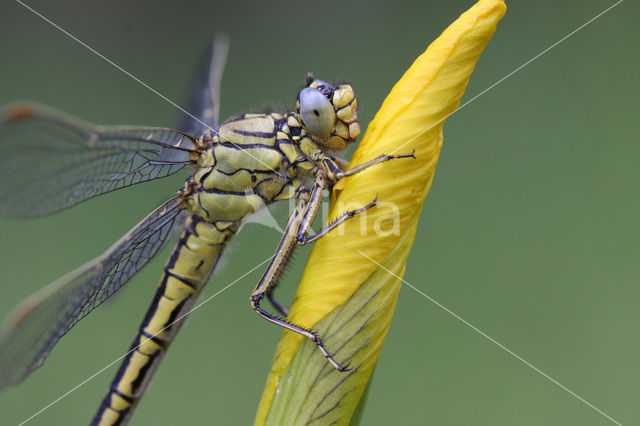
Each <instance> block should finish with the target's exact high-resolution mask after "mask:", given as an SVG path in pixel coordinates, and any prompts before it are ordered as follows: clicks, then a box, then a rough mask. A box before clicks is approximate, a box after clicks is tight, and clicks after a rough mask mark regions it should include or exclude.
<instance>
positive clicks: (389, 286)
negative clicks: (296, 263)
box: [255, 0, 506, 424]
mask: <svg viewBox="0 0 640 426" xmlns="http://www.w3.org/2000/svg"><path fill="white" fill-rule="evenodd" d="M505 10H506V6H505V4H504V2H503V1H498V0H482V1H479V2H478V3H476V4H475V5H474V6H473V7H472V8H471V9H469V10H468V11H467V12H465V13H464V14H463V15H461V16H460V17H459V18H458V19H457V20H456V21H455V22H454V23H453V24H452V25H451V26H450V27H449V28H447V29H446V30H445V31H444V32H443V33H442V35H441V36H440V37H438V39H436V40H435V41H434V42H433V43H432V44H431V45H430V46H429V47H428V49H427V50H426V52H425V53H423V54H422V55H421V56H420V57H418V58H417V59H416V61H415V62H414V63H413V65H412V66H411V67H410V68H409V70H407V72H406V73H405V74H404V76H403V77H402V78H401V79H400V81H398V83H397V84H396V85H395V86H394V88H393V89H392V91H391V93H390V94H389V96H388V97H387V98H386V100H385V101H384V103H383V104H382V107H381V108H380V110H379V111H378V113H377V114H376V116H375V118H374V120H373V121H372V122H371V124H370V125H369V127H368V129H367V132H366V134H365V135H364V138H363V140H362V142H360V144H359V146H358V149H357V150H356V152H355V153H354V155H353V157H352V159H351V166H354V165H358V164H362V163H364V162H366V161H369V160H371V159H373V158H375V157H377V156H378V155H381V154H406V153H411V152H413V151H415V157H416V158H415V159H394V160H391V161H389V162H387V163H384V164H382V165H378V166H374V167H372V168H370V169H368V170H366V171H364V172H361V173H358V174H356V175H354V176H352V177H349V178H347V179H344V180H343V181H341V182H339V184H338V185H336V187H335V188H334V194H333V202H332V205H331V208H330V212H329V216H330V217H331V218H335V217H337V216H338V215H339V213H341V212H344V211H346V210H348V209H353V208H357V207H362V206H364V205H366V204H367V203H369V202H371V201H372V200H373V199H374V198H375V197H376V195H377V196H378V200H379V205H378V206H377V207H375V208H372V209H370V210H368V211H367V212H366V214H362V215H360V216H359V217H357V218H352V219H350V220H349V221H347V223H345V224H344V225H343V226H341V227H340V228H338V229H336V230H334V231H332V232H330V233H329V234H328V235H326V236H324V237H322V238H320V239H319V240H318V242H317V243H316V245H315V247H314V248H313V250H312V252H311V255H310V257H309V261H308V263H307V266H306V268H305V271H304V274H303V277H302V281H301V282H300V285H299V287H298V289H297V292H296V296H295V298H294V301H293V303H292V305H291V311H290V314H289V317H288V319H289V320H290V321H291V322H294V323H296V324H300V325H303V326H305V327H313V328H314V329H315V330H317V331H318V333H319V334H320V336H321V337H322V338H323V339H324V342H325V345H326V346H327V348H328V350H329V351H330V352H331V353H332V354H334V355H335V357H336V359H337V360H338V361H339V362H346V361H351V363H352V366H353V367H355V368H354V369H353V370H351V371H349V372H346V373H340V372H338V371H336V370H334V369H333V367H331V365H329V364H328V363H327V362H326V360H325V359H324V357H323V356H322V354H321V353H320V351H318V350H317V348H316V345H315V344H314V343H313V342H311V341H309V340H303V339H304V338H303V337H301V336H300V335H298V334H295V333H292V332H286V331H285V332H284V333H283V335H282V337H281V339H280V342H279V344H278V348H277V350H276V354H275V357H274V361H273V365H272V367H271V371H270V374H269V377H268V379H267V384H266V387H265V390H264V393H263V396H262V400H261V402H260V406H259V408H258V413H257V416H256V421H255V423H256V424H265V423H266V424H297V423H308V422H311V423H313V422H316V421H317V422H318V423H322V424H326V423H331V422H332V421H339V422H340V423H342V422H347V423H348V421H349V419H350V418H351V415H352V414H353V411H354V410H355V407H356V405H357V404H358V401H359V399H360V396H361V395H362V392H363V390H364V388H365V386H366V384H367V382H368V380H369V377H370V375H371V372H372V371H373V368H374V367H375V364H376V361H377V358H378V355H379V353H380V349H381V348H382V343H383V341H384V337H385V336H386V333H387V331H388V328H389V325H390V323H391V316H392V314H393V309H394V307H395V303H396V300H397V294H398V291H399V289H400V279H399V278H398V277H402V275H403V274H404V270H405V266H406V259H407V256H408V254H409V251H410V249H411V245H412V243H413V238H414V236H415V231H416V227H417V223H418V219H419V217H420V211H421V208H422V205H423V203H424V200H425V198H426V196H427V193H428V192H429V188H430V187H431V183H432V181H433V174H434V172H435V166H436V163H437V161H438V155H439V152H440V147H441V146H442V126H443V125H444V122H445V120H446V118H447V116H448V115H450V114H451V113H452V112H453V111H455V109H456V108H457V107H458V105H459V104H460V98H461V97H462V95H463V93H464V90H465V87H466V85H467V83H468V81H469V76H470V75H471V72H472V71H473V69H474V67H475V64H476V62H477V61H478V59H479V57H480V54H481V53H482V51H483V49H484V47H485V46H486V44H487V43H488V41H489V39H490V38H491V36H492V35H493V32H494V31H495V28H496V25H497V23H498V21H499V20H500V18H502V16H503V15H504V13H505ZM377 264H381V265H382V266H383V268H380V267H378V265H377ZM390 272H391V273H390Z"/></svg>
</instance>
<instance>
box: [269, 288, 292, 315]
mask: <svg viewBox="0 0 640 426" xmlns="http://www.w3.org/2000/svg"><path fill="white" fill-rule="evenodd" d="M274 287H275V286H274ZM274 287H272V288H271V289H270V290H269V291H267V299H269V302H270V303H271V306H273V307H274V309H275V310H276V311H278V312H279V313H280V315H282V316H283V317H285V318H286V317H287V315H289V309H288V308H286V307H285V306H284V305H283V304H282V303H280V302H279V301H278V299H276V298H275V297H274V296H273V290H274Z"/></svg>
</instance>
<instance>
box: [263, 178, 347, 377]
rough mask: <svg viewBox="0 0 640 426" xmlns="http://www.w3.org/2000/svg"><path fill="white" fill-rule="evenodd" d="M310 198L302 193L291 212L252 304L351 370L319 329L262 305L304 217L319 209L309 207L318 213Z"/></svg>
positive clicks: (266, 317)
mask: <svg viewBox="0 0 640 426" xmlns="http://www.w3.org/2000/svg"><path fill="white" fill-rule="evenodd" d="M317 185H318V186H322V183H318V184H317ZM315 186H316V184H314V189H315ZM318 189H319V188H318ZM312 194H315V195H314V198H316V197H320V199H321V197H322V190H319V191H318V190H317V191H315V192H312ZM310 198H311V197H310V194H309V193H303V194H301V196H300V199H299V201H298V205H297V206H296V208H295V210H294V211H293V212H292V213H291V215H290V216H289V221H288V222H287V226H286V228H285V230H284V234H283V235H282V238H281V239H280V243H279V244H278V248H277V249H276V253H275V255H274V256H273V257H272V258H271V261H270V262H269V266H268V267H267V270H266V271H265V272H264V274H263V275H262V278H261V279H260V281H259V282H258V285H257V286H256V288H255V290H254V291H253V293H252V294H251V298H250V300H251V307H252V308H253V309H254V310H255V311H256V312H257V313H258V314H259V315H260V316H262V317H263V318H264V319H266V320H267V321H270V322H272V323H274V324H277V325H279V326H281V327H284V328H286V329H288V330H291V331H294V332H296V333H299V334H301V335H303V336H305V337H307V338H309V339H311V340H312V341H313V342H315V344H316V346H318V349H320V351H321V352H322V354H323V355H324V357H325V358H326V359H327V360H328V361H329V362H330V363H331V364H332V365H333V366H334V367H335V368H336V369H337V370H339V371H347V370H349V369H348V367H347V366H343V365H341V364H340V363H338V362H337V361H336V360H335V359H333V356H332V355H331V354H330V353H329V351H327V349H326V348H325V347H324V344H323V343H322V340H321V339H320V337H319V336H318V335H317V334H316V333H315V332H313V331H312V330H309V329H306V328H304V327H301V326H299V325H296V324H292V323H290V322H288V321H287V320H286V319H283V318H279V317H277V316H275V315H273V314H272V313H270V312H268V311H266V310H264V309H263V308H261V307H260V301H261V300H262V299H263V298H264V297H265V296H266V295H267V294H268V293H269V291H270V290H272V289H273V287H274V286H275V285H277V283H278V280H279V279H280V276H281V274H282V272H283V271H284V268H285V266H286V264H287V262H288V261H289V258H290V256H291V252H292V251H293V249H294V248H295V246H296V245H297V243H298V242H297V236H298V230H299V229H300V227H301V225H302V223H303V221H304V220H305V218H308V217H310V215H311V216H313V217H315V213H313V212H310V211H309V210H310V209H311V208H312V207H314V206H315V207H314V208H315V209H316V213H317V209H318V207H319V205H320V203H318V202H315V201H310Z"/></svg>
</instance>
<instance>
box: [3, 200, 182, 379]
mask: <svg viewBox="0 0 640 426" xmlns="http://www.w3.org/2000/svg"><path fill="white" fill-rule="evenodd" d="M179 203H180V198H179V197H176V198H174V199H171V200H169V201H167V202H166V203H164V204H163V205H161V206H160V207H159V208H157V209H156V210H154V211H153V212H152V213H151V214H150V215H149V216H147V217H146V218H145V219H143V220H142V221H141V222H140V223H139V224H138V225H137V226H135V227H134V228H133V229H132V230H131V231H129V232H128V233H127V234H126V235H125V236H124V237H122V239H120V241H118V242H117V243H116V244H114V245H113V246H112V247H111V248H110V249H109V250H107V252H106V253H104V254H103V255H102V256H100V257H98V258H96V259H94V260H93V261H91V262H89V263H87V264H86V265H84V266H81V267H80V268H78V269H77V270H75V271H73V272H71V273H70V274H68V275H66V276H64V277H62V278H60V279H59V280H58V281H55V282H53V283H51V284H49V285H48V286H46V287H44V288H43V289H42V290H40V291H39V292H37V293H35V294H33V295H32V296H31V297H29V298H28V299H26V300H25V301H24V302H22V304H20V305H19V306H18V307H17V308H16V309H15V310H14V311H13V312H12V314H11V315H9V317H8V318H7V319H6V320H5V322H4V324H3V328H2V331H0V389H2V388H4V387H6V386H7V385H10V384H13V383H18V382H20V381H22V380H23V379H24V378H25V377H26V376H27V375H28V374H29V373H30V372H31V371H33V370H34V369H35V368H37V367H39V366H40V365H41V364H42V363H43V362H44V360H45V358H46V357H47V355H48V354H49V352H50V351H51V348H52V347H53V346H54V345H55V344H56V342H58V340H60V338H61V337H62V336H63V335H64V334H65V333H66V332H67V331H69V329H70V328H71V327H73V325H74V324H75V323H76V322H78V321H79V320H80V319H82V318H83V317H84V316H86V315H87V314H88V313H89V312H91V311H92V310H93V309H94V308H95V307H97V306H98V305H100V304H101V303H102V302H103V301H104V300H106V299H107V298H108V297H109V296H111V295H112V294H113V293H115V292H116V291H117V290H118V289H120V288H121V287H122V286H123V285H124V284H125V283H126V282H127V281H128V280H129V279H130V278H131V277H132V276H133V275H134V274H135V273H136V272H138V271H139V270H140V269H141V268H142V267H143V266H144V265H145V264H146V263H147V262H148V261H149V260H150V259H151V258H152V257H153V256H154V255H155V254H156V253H157V252H158V251H159V250H160V249H161V248H162V246H163V243H164V242H165V241H166V240H167V239H168V238H169V237H170V234H171V229H172V227H173V226H174V224H176V218H177V217H179V214H180V212H181V211H182V210H181V209H180V208H179Z"/></svg>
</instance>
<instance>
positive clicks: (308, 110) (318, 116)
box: [299, 87, 336, 137]
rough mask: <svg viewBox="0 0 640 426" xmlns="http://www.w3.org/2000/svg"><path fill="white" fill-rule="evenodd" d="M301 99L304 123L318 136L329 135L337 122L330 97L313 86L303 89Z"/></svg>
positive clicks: (301, 116) (301, 114)
mask: <svg viewBox="0 0 640 426" xmlns="http://www.w3.org/2000/svg"><path fill="white" fill-rule="evenodd" d="M299 99H300V118H302V124H304V126H305V127H306V128H307V129H308V130H309V131H310V132H311V133H312V134H314V135H316V136H320V137H324V136H329V134H330V133H331V130H332V129H333V126H334V125H335V124H336V112H335V110H334V109H333V105H331V102H329V99H327V98H326V97H325V96H324V95H323V94H322V93H320V91H319V90H317V89H314V88H311V87H307V88H306V89H302V90H301V91H300V96H299Z"/></svg>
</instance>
